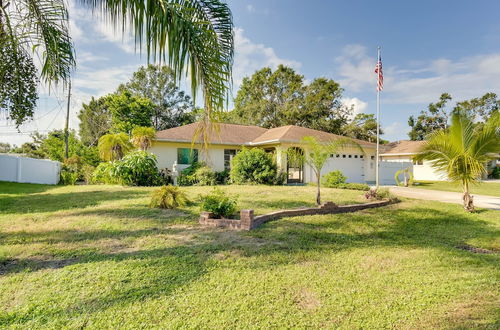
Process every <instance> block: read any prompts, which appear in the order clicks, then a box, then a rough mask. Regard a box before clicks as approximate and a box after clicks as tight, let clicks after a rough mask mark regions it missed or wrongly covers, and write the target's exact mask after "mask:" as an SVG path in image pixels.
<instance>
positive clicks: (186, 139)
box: [151, 123, 376, 183]
mask: <svg viewBox="0 0 500 330" xmlns="http://www.w3.org/2000/svg"><path fill="white" fill-rule="evenodd" d="M197 128H198V124H197V123H194V124H189V125H184V126H180V127H175V128H171V129H167V130H163V131H158V132H157V134H156V138H155V139H154V141H153V145H152V147H151V152H152V153H153V154H155V155H156V157H157V160H158V165H159V167H160V168H161V169H168V170H170V171H172V169H173V168H174V167H175V168H176V169H177V171H181V170H183V169H184V168H186V167H188V166H189V165H190V164H191V163H192V162H193V161H195V160H197V161H203V162H205V163H206V164H208V165H209V166H210V167H212V168H213V170H214V171H223V170H225V169H230V167H231V159H232V158H233V157H234V156H235V155H236V153H237V152H238V151H239V150H241V149H242V148H243V147H247V148H254V147H259V148H263V149H264V150H265V151H267V152H270V153H273V154H274V155H275V157H276V162H277V164H278V167H279V169H280V171H282V172H285V173H287V177H288V180H287V182H288V183H308V182H314V181H315V175H314V172H313V169H312V168H311V167H310V166H308V165H307V164H304V165H302V166H299V165H297V164H292V163H291V162H289V161H288V159H287V150H288V149H289V148H304V146H303V145H302V144H301V140H302V138H303V137H305V136H314V137H315V138H317V139H318V140H319V141H321V142H325V143H328V142H330V141H332V140H336V139H339V138H342V137H341V136H339V135H335V134H330V133H326V132H322V131H318V130H314V129H309V128H304V127H299V126H294V125H289V126H282V127H276V128H271V129H266V128H262V127H257V126H249V125H236V124H218V127H217V128H216V129H214V130H213V132H211V133H210V134H209V146H208V150H207V151H205V152H202V151H201V144H200V141H201V139H197V140H196V142H195V143H194V144H193V143H192V142H193V137H194V136H195V135H196V132H197ZM355 141H356V143H358V144H359V145H360V146H361V147H362V148H363V151H360V150H359V148H358V147H357V146H354V145H353V146H352V147H347V148H345V149H343V150H341V151H339V153H338V154H332V155H330V157H329V159H328V161H327V163H326V164H325V166H324V167H323V169H322V175H324V174H326V173H328V172H330V171H333V170H340V171H342V173H343V174H344V175H345V176H346V177H347V182H359V183H372V182H374V181H375V155H376V144H375V143H372V142H368V141H362V140H355ZM303 151H305V152H307V150H303Z"/></svg>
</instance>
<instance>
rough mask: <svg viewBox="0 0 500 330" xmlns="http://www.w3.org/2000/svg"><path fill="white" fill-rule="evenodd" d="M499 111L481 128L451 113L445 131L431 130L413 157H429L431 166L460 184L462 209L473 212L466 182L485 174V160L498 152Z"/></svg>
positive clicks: (471, 182)
mask: <svg viewBox="0 0 500 330" xmlns="http://www.w3.org/2000/svg"><path fill="white" fill-rule="evenodd" d="M499 127H500V113H498V112H497V113H495V114H494V115H493V116H491V117H490V119H489V120H488V121H487V122H486V123H485V125H484V127H483V128H480V127H477V126H476V125H474V122H473V121H472V119H471V118H469V117H468V116H467V115H466V114H465V113H461V112H458V113H454V114H453V115H452V117H451V125H450V127H449V129H448V130H440V131H436V132H434V133H432V134H431V135H430V136H429V137H428V139H427V142H426V144H425V145H424V147H423V149H422V150H421V152H420V153H419V154H418V155H417V156H416V157H415V159H416V160H429V161H431V162H432V165H431V166H432V167H434V168H435V169H437V170H438V171H442V172H444V173H446V174H447V175H448V179H449V180H451V181H453V182H457V183H461V184H462V188H463V202H464V209H465V210H466V211H468V212H472V211H474V203H473V198H472V196H471V195H470V190H469V189H470V185H471V184H473V183H476V182H478V181H479V180H480V179H481V176H482V174H484V173H486V163H487V162H488V161H489V160H491V159H492V158H493V157H494V154H496V153H498V152H500V129H499Z"/></svg>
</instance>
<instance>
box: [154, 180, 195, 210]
mask: <svg viewBox="0 0 500 330" xmlns="http://www.w3.org/2000/svg"><path fill="white" fill-rule="evenodd" d="M187 203H188V198H187V196H186V194H185V193H184V192H183V191H182V190H181V189H180V188H179V187H174V186H170V185H169V186H163V187H161V188H159V189H156V190H155V191H153V192H152V193H151V202H150V203H149V207H158V208H160V209H175V208H177V207H179V206H184V205H186V204H187Z"/></svg>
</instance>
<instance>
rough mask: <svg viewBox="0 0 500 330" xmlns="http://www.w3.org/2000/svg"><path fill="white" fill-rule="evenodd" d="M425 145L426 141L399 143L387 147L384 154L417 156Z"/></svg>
mask: <svg viewBox="0 0 500 330" xmlns="http://www.w3.org/2000/svg"><path fill="white" fill-rule="evenodd" d="M424 144H425V141H407V140H402V141H397V142H391V143H389V144H387V145H386V146H385V151H383V154H416V153H417V152H419V151H420V148H422V146H423V145H424Z"/></svg>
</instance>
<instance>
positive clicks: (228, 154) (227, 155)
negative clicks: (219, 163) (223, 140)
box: [224, 149, 236, 170]
mask: <svg viewBox="0 0 500 330" xmlns="http://www.w3.org/2000/svg"><path fill="white" fill-rule="evenodd" d="M235 155H236V150H235V149H224V169H225V170H229V169H231V160H233V157H234V156H235Z"/></svg>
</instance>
